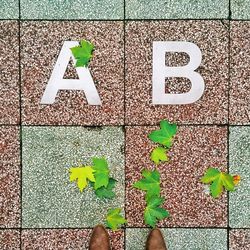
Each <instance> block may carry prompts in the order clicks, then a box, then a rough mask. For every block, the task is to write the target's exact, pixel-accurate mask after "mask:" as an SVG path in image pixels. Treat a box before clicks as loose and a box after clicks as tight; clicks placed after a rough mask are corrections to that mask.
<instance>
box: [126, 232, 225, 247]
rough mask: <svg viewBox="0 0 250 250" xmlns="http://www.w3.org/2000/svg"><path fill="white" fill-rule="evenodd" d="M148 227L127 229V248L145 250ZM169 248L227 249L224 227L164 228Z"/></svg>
mask: <svg viewBox="0 0 250 250" xmlns="http://www.w3.org/2000/svg"><path fill="white" fill-rule="evenodd" d="M148 233H149V230H148V229H126V249H127V250H144V249H145V242H146V239H147V236H148ZM162 233H163V236H164V239H165V242H166V246H167V249H168V250H201V249H202V250H205V249H206V250H214V249H220V250H227V230H224V229H162Z"/></svg>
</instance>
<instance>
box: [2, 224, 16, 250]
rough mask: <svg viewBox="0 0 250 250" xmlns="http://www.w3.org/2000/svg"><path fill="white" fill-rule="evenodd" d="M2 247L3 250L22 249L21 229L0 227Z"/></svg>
mask: <svg viewBox="0 0 250 250" xmlns="http://www.w3.org/2000/svg"><path fill="white" fill-rule="evenodd" d="M0 249H1V250H19V249H20V231H19V230H10V229H0Z"/></svg>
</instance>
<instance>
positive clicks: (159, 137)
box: [148, 120, 177, 148]
mask: <svg viewBox="0 0 250 250" xmlns="http://www.w3.org/2000/svg"><path fill="white" fill-rule="evenodd" d="M176 132H177V125H176V124H171V123H169V122H168V121H164V120H163V121H161V122H160V130H155V131H152V132H151V133H150V134H149V136H148V137H149V139H150V140H152V141H153V142H156V143H160V144H162V145H163V146H165V147H167V148H170V147H171V146H172V143H173V137H174V135H175V134H176Z"/></svg>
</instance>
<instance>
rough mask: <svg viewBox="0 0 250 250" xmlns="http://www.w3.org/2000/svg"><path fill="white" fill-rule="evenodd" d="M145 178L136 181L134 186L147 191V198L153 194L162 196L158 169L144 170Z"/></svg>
mask: <svg viewBox="0 0 250 250" xmlns="http://www.w3.org/2000/svg"><path fill="white" fill-rule="evenodd" d="M142 176H143V177H144V178H143V179H141V180H139V181H137V182H135V183H134V185H133V187H135V188H138V189H140V190H143V191H146V192H147V193H146V200H148V199H149V198H150V197H151V196H160V173H159V172H158V171H157V170H154V171H149V170H143V171H142Z"/></svg>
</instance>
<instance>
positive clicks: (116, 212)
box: [106, 208, 127, 231]
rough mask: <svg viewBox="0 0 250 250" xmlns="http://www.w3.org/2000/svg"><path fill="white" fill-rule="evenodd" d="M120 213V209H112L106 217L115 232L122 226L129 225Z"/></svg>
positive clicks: (108, 224)
mask: <svg viewBox="0 0 250 250" xmlns="http://www.w3.org/2000/svg"><path fill="white" fill-rule="evenodd" d="M120 213H121V209H120V208H115V209H110V210H109V211H108V214H107V216H106V224H107V226H108V227H109V228H110V229H112V230H113V231H115V230H117V229H118V227H119V226H120V225H122V224H125V223H127V221H126V220H125V218H123V217H122V216H121V215H120Z"/></svg>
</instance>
